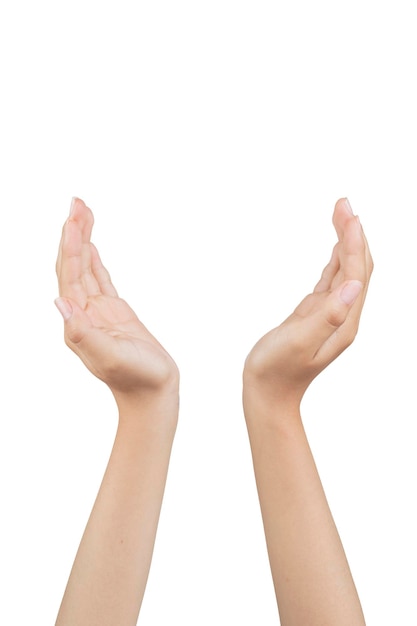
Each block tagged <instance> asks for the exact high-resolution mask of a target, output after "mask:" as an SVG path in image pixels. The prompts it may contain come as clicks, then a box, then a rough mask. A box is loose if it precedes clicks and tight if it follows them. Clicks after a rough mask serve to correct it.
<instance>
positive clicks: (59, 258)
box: [55, 197, 78, 277]
mask: <svg viewBox="0 0 417 626" xmlns="http://www.w3.org/2000/svg"><path fill="white" fill-rule="evenodd" d="M77 200H78V198H75V197H74V198H72V200H71V206H70V216H71V213H72V211H73V207H74V205H75V203H76V201H77ZM68 219H69V218H68ZM66 223H67V222H65V224H64V226H63V227H62V234H61V240H60V242H59V247H58V256H57V260H56V264H55V271H56V273H57V276H58V277H59V275H60V273H61V265H62V245H63V240H64V231H65V226H66Z"/></svg>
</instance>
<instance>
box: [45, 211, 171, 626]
mask: <svg viewBox="0 0 417 626" xmlns="http://www.w3.org/2000/svg"><path fill="white" fill-rule="evenodd" d="M92 227H93V215H92V213H91V211H90V209H88V208H87V206H86V205H85V204H84V202H82V201H81V200H79V199H75V200H74V201H73V204H72V207H71V214H70V217H69V218H68V220H67V221H66V223H65V225H64V228H63V232H62V239H61V244H60V247H59V253H58V260H57V264H56V270H57V275H58V282H59V293H60V298H59V299H58V300H57V301H56V304H57V306H58V308H59V310H60V311H61V313H62V315H63V317H64V320H65V341H66V343H67V345H68V346H69V347H70V348H71V350H73V351H74V352H75V353H76V354H77V355H78V356H79V357H80V359H81V360H82V361H83V363H84V364H85V365H86V366H87V367H88V369H89V370H90V371H91V372H92V373H93V374H94V375H95V376H97V377H98V378H100V379H101V380H103V381H104V382H105V383H106V384H107V385H108V386H109V388H110V389H111V391H112V392H113V395H114V397H115V400H116V403H117V406H118V409H119V425H118V430H117V434H116V438H115V442H114V446H113V450H112V453H111V456H110V460H109V463H108V466H107V469H106V473H105V475H104V478H103V482H102V485H101V487H100V490H99V493H98V496H97V499H96V502H95V504H94V508H93V510H92V513H91V516H90V519H89V520H88V523H87V527H86V529H85V532H84V535H83V538H82V540H81V544H80V547H79V550H78V553H77V555H76V558H75V562H74V565H73V568H72V571H71V574H70V578H69V581H68V585H67V588H66V591H65V594H64V597H63V600H62V604H61V608H60V610H59V614H58V617H57V621H56V625H57V626H75V625H77V626H84V625H85V626H87V625H88V626H94V625H97V626H99V625H100V626H115V625H116V624H117V625H118V626H131V625H132V626H133V625H134V624H136V623H137V618H138V614H139V610H140V606H141V603H142V599H143V595H144V591H145V586H146V581H147V578H148V573H149V568H150V564H151V559H152V552H153V547H154V541H155V536H156V530H157V525H158V520H159V514H160V508H161V503H162V497H163V492H164V487H165V482H166V475H167V470H168V463H169V457H170V452H171V447H172V442H173V438H174V434H175V428H176V424H177V418H178V386H179V374H178V369H177V367H176V365H175V363H174V361H173V360H172V359H171V357H170V356H169V355H168V353H167V352H166V351H165V350H164V348H163V347H162V346H161V345H160V344H159V343H158V341H157V340H156V339H155V338H154V337H153V336H152V335H151V333H150V332H149V331H148V330H147V329H146V328H145V327H144V325H143V324H142V323H141V322H140V320H139V319H138V318H137V317H136V315H135V313H134V312H133V311H132V309H131V308H130V307H129V305H128V304H127V303H126V302H124V301H123V300H121V299H120V298H119V297H118V295H117V292H116V289H115V288H114V286H113V285H112V283H111V280H110V276H109V274H108V272H107V270H106V269H105V268H104V267H103V265H102V263H101V260H100V257H99V255H98V252H97V250H96V249H95V247H94V246H93V244H92V243H91V242H90V237H91V231H92Z"/></svg>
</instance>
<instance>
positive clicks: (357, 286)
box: [340, 280, 362, 305]
mask: <svg viewBox="0 0 417 626" xmlns="http://www.w3.org/2000/svg"><path fill="white" fill-rule="evenodd" d="M361 291H362V283H361V281H360V280H350V281H349V282H348V283H346V284H345V286H344V287H343V289H342V291H341V292H340V299H341V300H342V302H344V303H345V304H347V305H351V304H353V303H354V302H355V300H356V298H357V297H358V295H359V294H360V292H361Z"/></svg>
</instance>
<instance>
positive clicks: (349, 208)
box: [345, 198, 353, 215]
mask: <svg viewBox="0 0 417 626" xmlns="http://www.w3.org/2000/svg"><path fill="white" fill-rule="evenodd" d="M345 204H346V208H347V209H348V211H349V213H352V215H353V211H352V207H351V206H350V202H349V200H348V199H347V198H345Z"/></svg>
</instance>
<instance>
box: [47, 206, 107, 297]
mask: <svg viewBox="0 0 417 626" xmlns="http://www.w3.org/2000/svg"><path fill="white" fill-rule="evenodd" d="M93 221H94V220H93V215H92V213H91V211H90V209H88V207H87V206H86V205H85V204H84V202H83V201H82V200H80V199H79V198H74V199H73V202H72V204H71V212H70V216H69V218H68V220H67V221H66V222H65V224H64V227H63V233H62V237H61V243H60V248H59V252H58V260H57V274H58V283H59V289H60V291H59V292H60V294H61V295H66V296H67V297H69V298H72V299H73V300H75V301H76V302H78V304H79V305H80V306H81V307H84V306H85V305H86V303H87V298H88V296H93V295H98V294H100V288H99V286H98V283H97V281H96V279H95V277H94V275H93V272H92V269H91V250H90V236H91V230H92V227H93Z"/></svg>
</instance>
